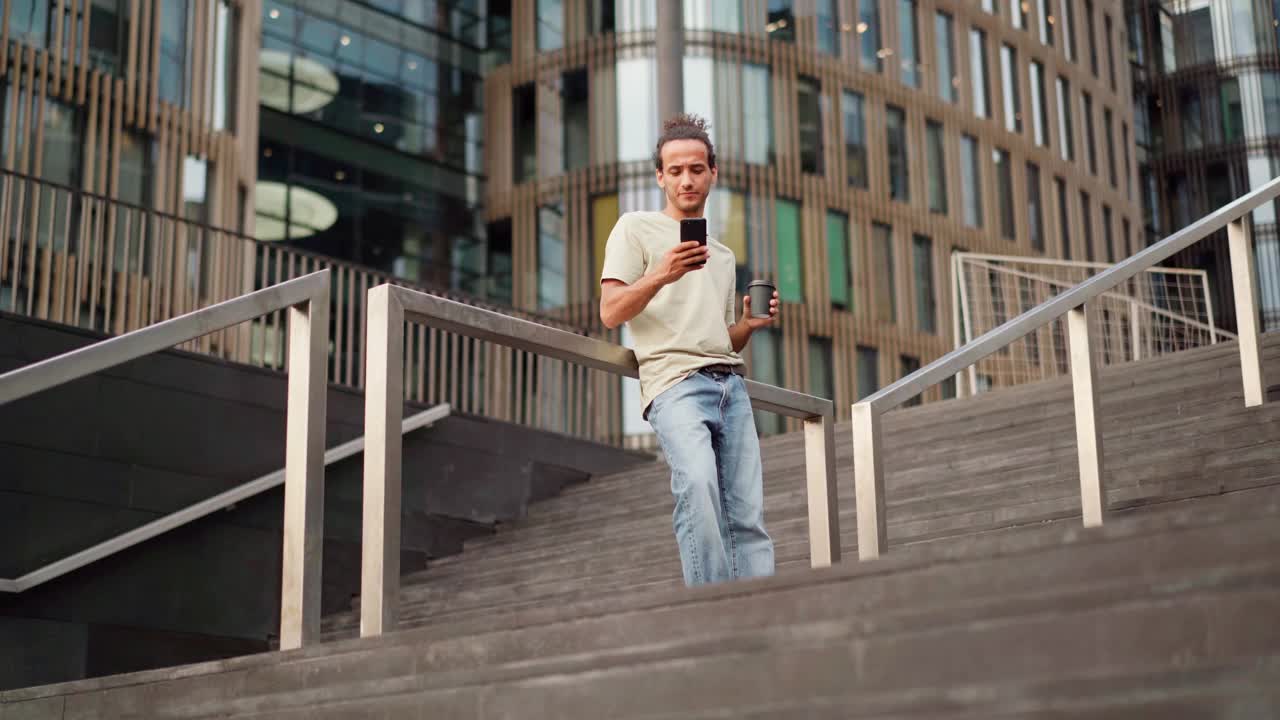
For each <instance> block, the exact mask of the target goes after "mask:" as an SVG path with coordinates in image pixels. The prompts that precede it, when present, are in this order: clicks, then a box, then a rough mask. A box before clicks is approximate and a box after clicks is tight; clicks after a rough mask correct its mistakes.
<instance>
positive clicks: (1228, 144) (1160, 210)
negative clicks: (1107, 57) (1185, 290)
mask: <svg viewBox="0 0 1280 720" xmlns="http://www.w3.org/2000/svg"><path fill="white" fill-rule="evenodd" d="M1125 20H1126V22H1127V24H1128V27H1129V35H1128V39H1129V42H1128V46H1127V47H1126V48H1125V49H1126V51H1127V53H1128V58H1129V64H1130V67H1131V71H1132V75H1133V80H1134V82H1133V88H1134V95H1133V104H1134V125H1133V143H1134V144H1135V146H1136V165H1137V168H1138V170H1137V180H1136V182H1137V184H1138V186H1137V193H1138V195H1139V196H1140V198H1141V201H1142V205H1143V208H1142V210H1143V216H1142V228H1143V233H1144V235H1145V237H1146V238H1147V240H1148V242H1150V241H1153V240H1155V239H1158V238H1161V237H1164V236H1167V235H1169V234H1170V233H1172V232H1174V231H1176V230H1178V229H1180V228H1181V227H1183V226H1185V225H1187V224H1188V223H1190V222H1192V221H1193V220H1195V219H1197V218H1199V217H1201V216H1203V215H1205V214H1207V213H1209V212H1211V211H1212V210H1214V209H1216V208H1218V207H1221V206H1222V205H1224V204H1226V203H1228V202H1230V201H1231V200H1233V199H1235V198H1237V197H1239V196H1241V195H1243V194H1245V193H1247V192H1249V191H1250V190H1252V189H1256V188H1258V187H1260V186H1262V185H1264V184H1265V183H1266V182H1268V181H1269V180H1271V179H1272V178H1274V177H1276V176H1277V175H1280V69H1277V68H1280V3H1275V2H1270V1H1268V2H1251V1H1250V0H1176V1H1166V2H1154V1H1152V0H1128V1H1127V2H1126V3H1125ZM1126 138H1127V133H1125V134H1124V136H1123V137H1122V141H1123V140H1125V139H1126ZM1110 171H1111V170H1110V168H1108V172H1110ZM1126 172H1127V170H1126ZM1276 213H1277V208H1276V207H1275V206H1274V205H1267V206H1264V207H1262V208H1259V209H1258V210H1256V211H1254V214H1253V237H1254V249H1255V254H1256V268H1257V275H1258V291H1259V302H1260V304H1261V314H1262V318H1261V319H1262V325H1263V328H1264V329H1266V330H1275V329H1277V328H1280V232H1278V230H1277V216H1276ZM1175 262H1176V263H1177V264H1180V265H1184V266H1186V267H1194V268H1200V269H1205V270H1208V271H1209V272H1210V274H1211V277H1210V282H1211V288H1212V290H1213V301H1214V309H1215V312H1216V314H1217V320H1218V322H1219V323H1220V324H1221V325H1224V326H1226V327H1229V328H1234V326H1235V317H1234V316H1235V310H1234V298H1233V296H1232V293H1231V285H1230V264H1229V261H1228V258H1227V250H1226V239H1225V233H1220V234H1219V236H1218V237H1215V238H1213V239H1210V240H1207V241H1203V242H1201V243H1199V244H1197V245H1196V246H1195V247H1193V248H1190V249H1189V250H1187V251H1186V252H1184V253H1182V254H1180V255H1179V256H1178V257H1176V258H1175Z"/></svg>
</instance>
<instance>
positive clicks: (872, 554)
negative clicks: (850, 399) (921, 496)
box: [853, 401, 889, 560]
mask: <svg viewBox="0 0 1280 720" xmlns="http://www.w3.org/2000/svg"><path fill="white" fill-rule="evenodd" d="M880 436H881V432H880V413H879V412H877V411H876V409H875V408H874V407H872V405H871V403H869V402H866V401H863V402H859V403H855V404H854V406H853V481H854V482H853V484H854V502H855V503H856V504H857V508H858V558H859V559H861V560H871V559H872V558H877V557H880V555H881V554H882V553H884V552H885V550H887V549H888V546H889V532H888V527H887V526H886V525H885V498H884V453H883V452H882V450H881V448H882V444H881V439H880Z"/></svg>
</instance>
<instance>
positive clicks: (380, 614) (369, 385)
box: [360, 285, 404, 637]
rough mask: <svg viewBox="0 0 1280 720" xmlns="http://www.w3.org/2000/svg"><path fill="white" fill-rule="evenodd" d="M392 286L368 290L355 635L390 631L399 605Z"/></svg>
mask: <svg viewBox="0 0 1280 720" xmlns="http://www.w3.org/2000/svg"><path fill="white" fill-rule="evenodd" d="M394 289H395V288H394V287H393V286H391V285H380V286H378V287H375V288H373V289H371V290H370V291H369V295H368V305H367V308H368V326H367V327H368V330H367V342H366V343H365V353H366V355H367V358H368V359H367V362H366V363H365V367H366V373H367V374H366V376H365V388H364V393H365V394H364V408H365V410H364V432H365V451H364V502H363V507H364V510H363V528H362V535H363V537H362V542H361V553H362V557H361V563H360V636H361V637H369V636H371V635H381V634H383V633H385V632H387V631H389V630H391V629H393V628H394V627H395V624H396V619H397V616H398V614H399V604H400V453H401V446H402V441H401V438H400V423H401V420H402V419H403V415H404V307H403V306H402V305H401V304H400V300H399V298H397V297H396V296H395V295H394V293H393V290H394Z"/></svg>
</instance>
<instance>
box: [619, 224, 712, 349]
mask: <svg viewBox="0 0 1280 720" xmlns="http://www.w3.org/2000/svg"><path fill="white" fill-rule="evenodd" d="M710 255H711V252H710V251H709V250H708V249H707V248H706V247H705V246H703V245H699V244H698V243H696V242H692V241H690V242H686V243H681V244H679V245H677V246H675V247H674V248H672V249H670V250H668V251H667V252H666V253H665V254H664V255H663V256H662V260H661V261H659V263H658V267H657V268H655V269H654V271H653V272H651V273H649V274H648V275H643V276H641V277H640V278H639V279H638V280H636V281H635V282H634V283H632V284H631V285H628V284H627V283H625V282H623V281H621V280H618V279H616V278H605V279H604V280H601V282H600V321H601V322H603V323H604V326H605V327H607V328H609V329H610V330H612V329H613V328H616V327H618V326H620V325H622V324H623V323H625V322H627V321H628V320H630V319H631V318H633V317H635V316H637V315H639V314H640V313H641V312H643V311H644V309H645V307H646V306H648V304H649V301H650V300H653V296H654V295H657V294H658V291H659V290H661V289H662V288H663V287H665V286H667V285H670V284H671V283H673V282H675V281H677V280H679V279H680V278H682V277H684V276H685V274H686V273H689V272H693V271H695V270H699V269H701V266H699V263H705V262H706V261H707V258H708V257H710Z"/></svg>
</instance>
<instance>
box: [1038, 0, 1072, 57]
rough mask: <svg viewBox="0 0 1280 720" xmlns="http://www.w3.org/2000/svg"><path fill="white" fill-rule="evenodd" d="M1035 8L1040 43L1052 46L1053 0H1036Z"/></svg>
mask: <svg viewBox="0 0 1280 720" xmlns="http://www.w3.org/2000/svg"><path fill="white" fill-rule="evenodd" d="M1067 1H1068V2H1070V0H1067ZM1036 10H1037V12H1038V14H1039V16H1040V44H1042V45H1048V46H1049V47H1053V23H1054V17H1053V0H1038V2H1037V3H1036Z"/></svg>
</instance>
